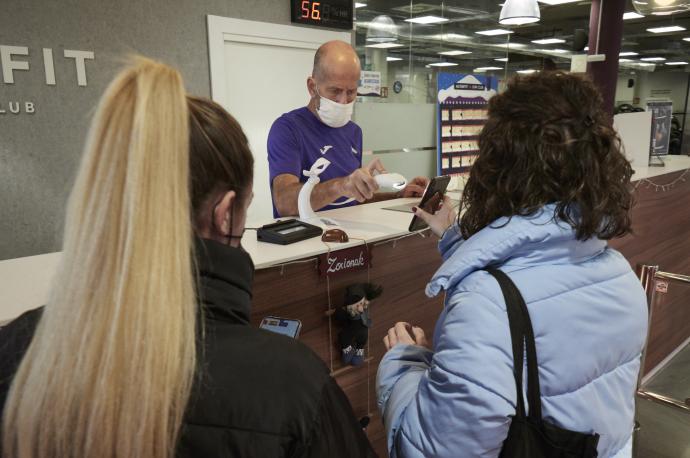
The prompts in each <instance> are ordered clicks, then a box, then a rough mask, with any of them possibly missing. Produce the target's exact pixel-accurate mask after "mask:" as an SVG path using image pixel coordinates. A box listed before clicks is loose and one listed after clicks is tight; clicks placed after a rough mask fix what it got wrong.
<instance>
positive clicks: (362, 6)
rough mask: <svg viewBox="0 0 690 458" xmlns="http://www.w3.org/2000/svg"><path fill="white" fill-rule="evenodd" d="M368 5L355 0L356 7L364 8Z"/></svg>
mask: <svg viewBox="0 0 690 458" xmlns="http://www.w3.org/2000/svg"><path fill="white" fill-rule="evenodd" d="M365 6H367V4H366V3H360V2H355V8H364V7H365Z"/></svg>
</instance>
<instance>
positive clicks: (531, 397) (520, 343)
mask: <svg viewBox="0 0 690 458" xmlns="http://www.w3.org/2000/svg"><path fill="white" fill-rule="evenodd" d="M486 271H487V272H489V273H490V274H491V275H493V277H494V278H495V279H496V281H498V284H499V285H500V287H501V291H502V292H503V297H504V299H505V302H506V310H507V312H508V322H509V324H510V337H511V340H512V344H513V374H514V375H515V386H516V389H517V400H518V402H517V412H516V415H517V416H518V417H524V416H525V405H524V399H523V396H522V367H523V365H524V350H525V348H526V349H527V402H528V405H529V415H528V416H529V417H530V418H531V419H532V420H534V421H536V422H538V423H541V421H542V416H541V388H540V386H539V364H538V360H537V347H536V345H535V343H534V330H533V329H532V321H531V320H530V317H529V311H528V310H527V305H526V304H525V300H524V299H523V297H522V294H520V290H519V289H518V288H517V286H515V283H513V281H512V280H511V279H510V277H508V275H506V274H505V273H504V272H503V271H501V270H498V269H486Z"/></svg>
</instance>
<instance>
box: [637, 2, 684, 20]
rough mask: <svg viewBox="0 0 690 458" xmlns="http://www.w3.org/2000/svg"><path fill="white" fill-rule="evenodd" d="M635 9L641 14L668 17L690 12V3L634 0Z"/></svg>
mask: <svg viewBox="0 0 690 458" xmlns="http://www.w3.org/2000/svg"><path fill="white" fill-rule="evenodd" d="M633 7H635V11H637V12H638V13H640V14H644V15H648V14H654V15H657V16H666V15H669V14H674V13H680V12H682V11H688V10H690V1H688V0H645V1H637V0H633Z"/></svg>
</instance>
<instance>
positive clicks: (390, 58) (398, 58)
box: [386, 56, 402, 62]
mask: <svg viewBox="0 0 690 458" xmlns="http://www.w3.org/2000/svg"><path fill="white" fill-rule="evenodd" d="M397 60H402V57H391V56H388V57H386V62H395V61H397Z"/></svg>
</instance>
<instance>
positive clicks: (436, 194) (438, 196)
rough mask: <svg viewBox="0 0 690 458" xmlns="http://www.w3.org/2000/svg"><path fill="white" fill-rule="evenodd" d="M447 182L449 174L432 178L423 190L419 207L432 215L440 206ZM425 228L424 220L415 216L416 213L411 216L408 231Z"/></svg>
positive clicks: (448, 181)
mask: <svg viewBox="0 0 690 458" xmlns="http://www.w3.org/2000/svg"><path fill="white" fill-rule="evenodd" d="M448 183H450V175H441V176H440V177H435V178H432V179H431V182H430V183H429V186H427V187H426V191H424V196H423V197H422V201H421V202H420V203H419V208H421V209H422V210H424V211H426V212H427V213H431V214H432V215H433V214H434V213H436V211H437V210H438V208H439V207H440V206H441V202H443V196H444V195H445V194H446V188H447V187H448ZM426 228H427V224H426V223H425V222H424V220H422V219H420V218H417V215H415V216H413V217H412V221H411V222H410V229H409V230H410V232H414V231H421V230H422V229H426Z"/></svg>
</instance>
